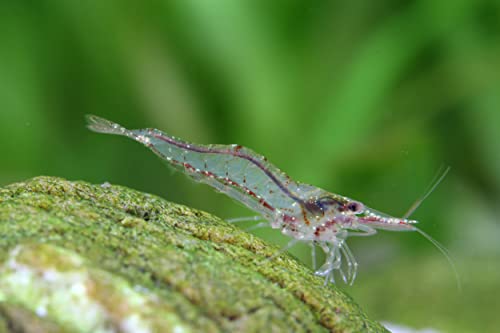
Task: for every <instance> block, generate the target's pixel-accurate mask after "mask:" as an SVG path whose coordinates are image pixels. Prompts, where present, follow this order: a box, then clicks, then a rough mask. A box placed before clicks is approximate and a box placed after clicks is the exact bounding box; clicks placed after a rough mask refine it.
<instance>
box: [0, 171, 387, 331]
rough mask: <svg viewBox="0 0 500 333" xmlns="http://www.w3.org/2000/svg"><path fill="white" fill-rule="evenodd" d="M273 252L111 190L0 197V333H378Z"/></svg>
mask: <svg viewBox="0 0 500 333" xmlns="http://www.w3.org/2000/svg"><path fill="white" fill-rule="evenodd" d="M276 251H277V248H276V247H274V246H270V245H267V244H266V243H264V242H263V241H261V240H260V239H258V238H257V237H254V236H252V235H251V234H248V233H245V232H243V231H241V230H239V229H237V228H236V227H234V226H233V225H230V224H228V223H226V222H225V221H222V220H220V219H218V218H216V217H214V216H211V215H209V214H207V213H204V212H201V211H197V210H194V209H190V208H187V207H184V206H181V205H176V204H172V203H169V202H167V201H165V200H163V199H161V198H158V197H156V196H153V195H149V194H144V193H141V192H137V191H134V190H131V189H128V188H125V187H121V186H110V185H106V186H99V185H90V184H87V183H84V182H69V181H66V180H63V179H59V178H51V177H38V178H35V179H33V180H29V181H27V182H24V183H17V184H13V185H10V186H7V187H4V188H2V189H0V332H13V331H26V332H186V333H187V332H290V331H294V332H328V331H333V332H386V330H385V329H384V328H383V327H382V326H380V325H379V324H378V323H376V322H373V321H371V320H369V319H367V318H366V316H365V315H364V314H363V313H362V311H361V310H360V309H359V307H358V306H357V305H356V304H355V303H354V302H353V301H352V299H351V298H350V297H349V296H347V295H345V294H344V293H342V292H341V291H339V290H337V289H336V288H335V286H333V285H330V286H323V280H322V279H321V278H318V277H315V276H314V275H313V274H312V272H311V271H310V270H309V269H308V268H306V267H304V266H302V265H301V264H300V263H298V262H297V261H295V260H294V259H293V258H291V257H290V256H288V255H286V254H283V255H280V256H278V257H277V258H275V259H273V260H268V258H269V257H271V256H272V255H273V254H275V253H276Z"/></svg>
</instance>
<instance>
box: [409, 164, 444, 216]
mask: <svg viewBox="0 0 500 333" xmlns="http://www.w3.org/2000/svg"><path fill="white" fill-rule="evenodd" d="M442 169H443V166H441V168H439V170H438V172H437V173H436V175H435V176H434V179H433V180H432V182H431V183H430V185H429V187H427V189H426V190H425V192H424V195H422V196H421V197H420V198H419V199H417V200H416V201H415V202H414V203H413V205H411V207H410V209H408V211H407V212H406V214H405V215H404V216H403V218H404V219H407V218H409V217H410V215H411V214H413V213H414V212H415V210H416V209H417V208H418V207H420V205H421V204H422V202H424V200H425V199H427V197H428V196H429V195H431V193H432V192H434V190H435V189H436V187H437V186H438V185H439V184H440V183H441V182H442V181H443V179H444V177H446V175H447V174H448V172H449V171H450V167H449V166H448V167H446V169H445V170H444V171H443V172H442V173H441V170H442ZM439 174H441V175H439Z"/></svg>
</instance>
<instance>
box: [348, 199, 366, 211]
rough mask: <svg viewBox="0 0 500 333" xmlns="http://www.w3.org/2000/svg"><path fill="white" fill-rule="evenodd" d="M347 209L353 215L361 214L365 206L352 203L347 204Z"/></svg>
mask: <svg viewBox="0 0 500 333" xmlns="http://www.w3.org/2000/svg"><path fill="white" fill-rule="evenodd" d="M347 209H348V210H350V211H351V212H353V213H360V212H361V211H362V210H363V205H362V204H361V203H359V202H356V201H351V202H349V203H348V204H347Z"/></svg>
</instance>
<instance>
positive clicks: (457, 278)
mask: <svg viewBox="0 0 500 333" xmlns="http://www.w3.org/2000/svg"><path fill="white" fill-rule="evenodd" d="M441 170H443V167H442V166H441V168H439V170H438V172H437V173H436V175H435V176H434V179H433V180H432V181H431V183H430V185H429V187H427V189H426V190H425V192H424V195H422V196H421V197H420V198H419V199H417V200H416V201H415V202H414V203H413V205H411V207H410V209H408V211H407V212H406V214H405V215H404V217H403V218H405V219H407V218H409V217H410V215H411V214H413V213H414V212H415V210H416V209H417V208H418V207H419V206H420V205H421V204H422V202H424V200H425V199H427V197H429V195H430V194H431V193H432V192H434V190H435V189H436V187H437V186H438V185H439V184H440V183H441V182H442V181H443V179H444V178H445V177H446V175H447V174H448V172H449V171H450V167H449V166H448V167H446V168H445V169H444V171H442V172H441ZM412 227H413V230H415V231H416V232H418V233H419V234H421V235H422V236H424V238H425V239H427V240H428V241H429V242H431V243H432V245H434V246H435V247H436V248H437V249H438V250H439V252H441V253H442V254H443V255H444V257H445V258H446V260H447V261H448V264H450V266H451V269H452V270H453V273H454V275H455V281H456V283H457V289H458V291H460V292H461V291H462V283H461V282H460V275H459V274H458V271H457V268H456V265H455V261H454V260H453V258H452V256H451V254H450V251H448V249H447V248H446V247H444V245H443V244H441V243H440V242H438V241H437V240H435V239H434V238H432V237H431V236H430V235H429V234H427V233H426V232H424V231H423V230H421V229H419V228H417V227H415V226H412Z"/></svg>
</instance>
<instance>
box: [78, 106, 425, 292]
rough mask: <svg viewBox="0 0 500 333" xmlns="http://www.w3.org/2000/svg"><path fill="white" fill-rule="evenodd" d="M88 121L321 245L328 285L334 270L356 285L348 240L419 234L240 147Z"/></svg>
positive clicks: (278, 226) (296, 235)
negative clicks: (296, 178) (384, 234)
mask: <svg viewBox="0 0 500 333" xmlns="http://www.w3.org/2000/svg"><path fill="white" fill-rule="evenodd" d="M87 120H88V127H89V129H91V130H93V131H95V132H100V133H107V134H117V135H123V136H127V137H129V138H132V139H134V140H136V141H138V142H140V143H142V144H144V145H145V146H147V147H148V148H150V149H151V150H152V151H153V152H154V153H155V154H157V155H158V156H159V157H160V158H162V159H163V160H165V161H167V162H169V164H170V165H171V166H173V167H174V168H176V169H178V170H180V171H183V172H184V173H185V174H187V175H188V176H189V177H191V178H193V179H194V180H195V181H198V182H202V183H206V184H208V185H210V186H212V187H213V188H215V189H216V190H217V191H219V192H222V193H224V194H226V195H228V196H229V197H231V198H233V199H235V200H237V201H239V202H241V203H243V204H244V205H246V206H247V207H248V208H250V209H252V210H254V211H256V212H257V213H258V214H260V216H261V217H262V218H263V219H265V220H267V221H268V222H269V223H270V226H271V227H272V228H274V229H280V231H281V232H282V233H283V234H285V235H287V236H290V237H292V238H293V242H296V241H301V242H306V243H310V244H311V245H313V249H315V247H316V246H319V247H320V248H321V249H322V250H323V251H324V252H325V254H326V261H325V263H324V264H323V266H322V267H321V268H319V269H318V270H316V272H315V273H316V274H317V275H320V276H324V277H325V284H326V283H328V282H330V281H334V280H333V279H334V277H333V272H334V271H338V272H339V273H340V275H341V276H342V278H343V280H344V281H345V282H346V283H350V284H352V283H353V282H354V279H355V277H356V271H357V263H356V260H355V258H354V256H353V255H352V253H351V251H350V250H349V248H348V246H347V244H346V239H347V237H348V236H354V235H358V236H359V235H364V236H368V235H372V234H374V233H375V232H376V230H375V229H389V230H395V231H415V230H419V229H416V228H415V227H414V226H412V224H414V223H416V221H414V220H409V219H406V218H396V217H392V216H388V215H385V214H383V213H380V212H377V211H375V210H373V209H371V208H368V207H366V206H365V205H363V204H362V203H361V202H359V201H356V200H353V199H350V198H348V197H345V196H341V195H338V194H334V193H330V192H327V191H325V190H323V189H321V188H318V187H315V186H312V185H309V184H304V183H301V182H298V181H294V180H292V179H291V178H290V177H289V176H287V175H286V174H285V173H284V172H282V171H281V170H279V169H278V168H277V167H275V166H274V165H272V164H271V163H269V162H268V161H267V159H266V158H265V157H263V156H261V155H259V154H257V153H255V152H253V151H252V150H250V149H248V148H245V147H242V146H240V145H200V144H193V143H189V142H186V141H183V140H180V139H178V138H175V137H173V136H169V135H167V134H166V133H164V132H162V131H159V130H157V129H136V130H128V129H126V128H124V127H122V126H120V125H118V124H116V123H113V122H111V121H108V120H106V119H103V118H100V117H96V116H88V117H87ZM313 253H314V251H313ZM343 258H344V259H345V264H344V265H343V264H342V259H343ZM342 267H346V268H347V272H346V273H344V271H343V269H342Z"/></svg>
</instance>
